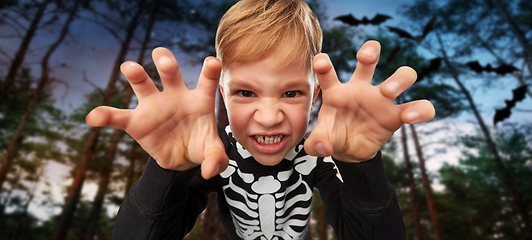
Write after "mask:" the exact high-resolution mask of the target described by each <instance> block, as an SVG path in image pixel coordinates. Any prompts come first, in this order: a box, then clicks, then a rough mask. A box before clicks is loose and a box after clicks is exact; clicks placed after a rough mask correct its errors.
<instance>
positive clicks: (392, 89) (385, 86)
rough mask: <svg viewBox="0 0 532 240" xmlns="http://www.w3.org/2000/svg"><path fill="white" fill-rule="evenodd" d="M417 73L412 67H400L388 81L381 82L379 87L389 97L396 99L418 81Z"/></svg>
mask: <svg viewBox="0 0 532 240" xmlns="http://www.w3.org/2000/svg"><path fill="white" fill-rule="evenodd" d="M416 78H417V73H416V71H415V70H414V69H412V68H410V67H400V68H399V69H397V71H395V73H394V74H393V75H392V76H390V77H389V78H388V79H387V80H386V81H384V82H383V83H381V85H380V86H379V89H380V91H381V93H382V95H384V96H385V97H387V98H390V99H392V100H393V99H395V98H396V97H397V96H399V95H400V94H401V93H402V92H404V91H405V90H406V89H407V88H409V87H410V86H412V84H414V82H416Z"/></svg>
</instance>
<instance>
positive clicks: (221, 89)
mask: <svg viewBox="0 0 532 240" xmlns="http://www.w3.org/2000/svg"><path fill="white" fill-rule="evenodd" d="M219 86H220V93H221V94H222V99H223V101H224V104H226V102H225V94H224V87H223V86H222V84H221V83H220V84H219Z"/></svg>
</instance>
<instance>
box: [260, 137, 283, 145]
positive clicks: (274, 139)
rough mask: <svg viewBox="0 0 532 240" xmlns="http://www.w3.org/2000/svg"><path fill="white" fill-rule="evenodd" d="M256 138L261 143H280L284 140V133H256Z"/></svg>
mask: <svg viewBox="0 0 532 240" xmlns="http://www.w3.org/2000/svg"><path fill="white" fill-rule="evenodd" d="M255 140H257V142H259V143H260V144H277V143H280V142H281V140H283V135H276V136H259V135H255Z"/></svg>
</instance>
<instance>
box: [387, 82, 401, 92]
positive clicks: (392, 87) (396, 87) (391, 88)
mask: <svg viewBox="0 0 532 240" xmlns="http://www.w3.org/2000/svg"><path fill="white" fill-rule="evenodd" d="M399 87H400V85H399V83H398V82H391V83H388V86H387V88H388V91H390V93H392V94H395V93H397V91H399Z"/></svg>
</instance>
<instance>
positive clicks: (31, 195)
mask: <svg viewBox="0 0 532 240" xmlns="http://www.w3.org/2000/svg"><path fill="white" fill-rule="evenodd" d="M43 173H44V166H40V167H39V171H38V172H37V178H36V179H35V183H34V185H33V187H32V188H31V190H30V191H29V194H28V201H26V203H25V204H24V209H23V210H22V215H20V217H19V218H18V219H17V225H15V228H14V229H13V233H12V234H11V240H15V239H17V238H18V236H17V235H18V229H19V227H20V226H21V225H22V223H23V221H24V220H25V219H26V215H27V214H28V208H29V207H30V204H31V202H32V201H33V198H34V197H35V191H36V190H37V185H38V183H39V180H40V179H41V177H42V175H43Z"/></svg>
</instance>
